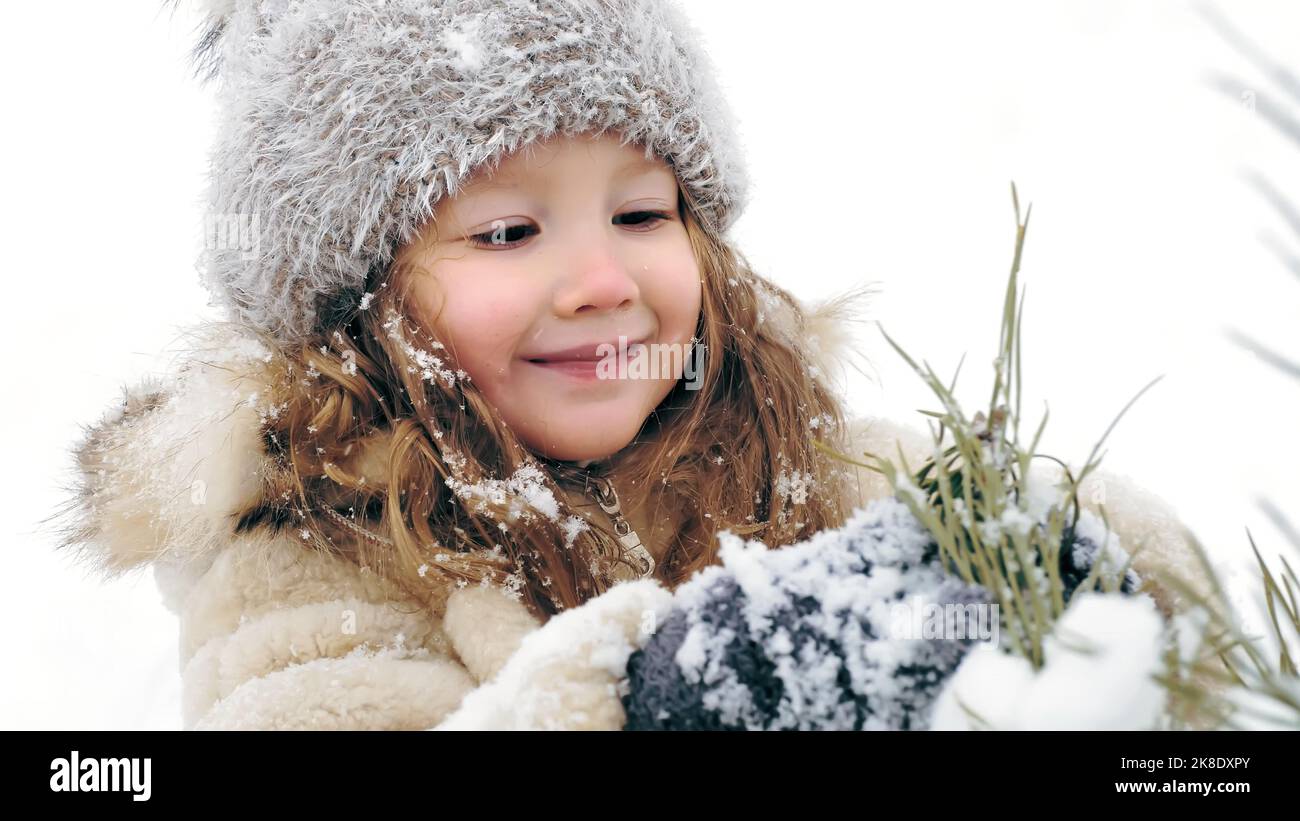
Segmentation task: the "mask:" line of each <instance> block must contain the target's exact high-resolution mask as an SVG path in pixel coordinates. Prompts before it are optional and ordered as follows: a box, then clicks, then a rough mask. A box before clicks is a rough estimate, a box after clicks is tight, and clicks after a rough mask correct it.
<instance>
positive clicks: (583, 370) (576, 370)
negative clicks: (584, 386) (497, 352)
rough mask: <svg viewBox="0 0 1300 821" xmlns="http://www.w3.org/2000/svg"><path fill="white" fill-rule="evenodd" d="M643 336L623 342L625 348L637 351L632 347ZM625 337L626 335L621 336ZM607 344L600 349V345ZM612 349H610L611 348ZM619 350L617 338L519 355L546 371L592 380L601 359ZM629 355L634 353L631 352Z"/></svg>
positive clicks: (642, 339)
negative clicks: (534, 353)
mask: <svg viewBox="0 0 1300 821" xmlns="http://www.w3.org/2000/svg"><path fill="white" fill-rule="evenodd" d="M646 338H647V337H645V336H639V337H636V338H635V339H634V340H632V341H628V342H626V343H625V348H624V349H625V350H628V351H639V349H636V348H634V346H636V345H640V344H643V343H644V341H645V339H646ZM623 339H627V337H623ZM604 345H609V346H610V347H609V348H605V349H604V350H603V351H601V350H600V349H601V347H602V346H604ZM611 349H612V350H611ZM618 352H619V344H618V340H617V339H615V340H614V341H613V342H594V343H591V344H589V345H576V346H574V347H572V348H565V349H564V350H560V351H551V352H550V353H542V354H537V355H525V356H522V357H520V358H521V359H523V360H524V361H525V362H527V363H528V364H530V365H536V366H537V367H540V368H542V369H543V370H546V371H551V372H553V373H557V374H561V375H564V376H570V377H574V378H576V379H581V380H584V381H585V380H594V379H596V377H597V373H596V366H597V365H598V364H599V363H600V361H601V360H603V359H605V358H606V357H608V356H617V355H618ZM630 355H633V356H634V355H635V353H632V354H630Z"/></svg>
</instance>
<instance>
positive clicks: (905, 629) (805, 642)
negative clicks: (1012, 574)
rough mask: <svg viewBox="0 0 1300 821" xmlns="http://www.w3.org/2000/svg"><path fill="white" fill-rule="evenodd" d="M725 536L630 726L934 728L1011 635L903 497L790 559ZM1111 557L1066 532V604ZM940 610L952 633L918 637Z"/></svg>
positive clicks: (637, 679) (945, 629) (638, 656)
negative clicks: (938, 713)
mask: <svg viewBox="0 0 1300 821" xmlns="http://www.w3.org/2000/svg"><path fill="white" fill-rule="evenodd" d="M1089 515H1090V514H1089ZM1081 521H1082V520H1081ZM1090 524H1093V525H1096V524H1097V523H1095V522H1090ZM1101 532H1102V533H1104V530H1102V531H1101ZM719 538H720V539H721V541H722V548H721V551H720V556H721V558H722V565H721V566H716V567H710V568H707V569H706V570H704V571H701V573H699V574H698V575H697V576H696V577H694V578H693V579H691V580H690V581H688V582H687V583H685V584H683V585H682V586H681V587H680V588H678V590H677V592H676V594H675V601H674V607H673V610H672V611H671V613H670V614H669V615H668V617H667V620H666V621H665V622H664V623H663V624H662V625H661V626H660V627H659V629H658V631H657V632H656V633H655V634H654V635H653V636H652V637H651V638H650V639H649V641H648V642H647V643H646V645H645V647H643V648H642V649H641V650H639V651H637V652H635V653H633V654H632V655H631V657H630V658H629V660H628V681H627V693H626V695H624V697H623V706H624V709H625V712H626V714H627V723H626V725H625V729H629V730H648V729H751V730H756V729H855V730H857V729H925V728H926V726H927V722H928V720H929V712H930V707H931V704H932V702H933V701H934V699H935V698H936V696H937V695H938V694H939V692H940V690H941V689H942V686H943V684H944V683H945V681H946V680H947V678H948V677H949V676H950V675H951V674H952V673H953V671H954V670H956V669H957V666H958V665H959V664H960V662H961V661H962V659H963V658H964V657H965V656H966V654H967V653H968V651H969V650H970V649H971V648H972V647H973V646H975V645H976V644H979V643H981V640H983V639H992V640H996V638H997V636H998V635H999V632H998V631H997V627H998V626H997V624H996V620H997V618H998V615H997V610H996V608H991V607H989V606H988V605H990V604H991V603H992V599H991V597H990V595H989V593H988V592H987V591H986V590H984V589H983V588H982V587H979V586H975V585H967V584H965V583H964V582H963V581H961V580H960V579H959V578H957V577H956V576H953V575H951V574H949V573H946V572H945V571H944V570H943V569H942V568H941V567H940V566H939V561H938V553H939V552H938V548H937V546H936V545H935V543H934V541H933V539H932V537H931V535H930V533H929V532H928V531H927V530H926V529H925V528H924V527H923V526H922V525H921V524H920V523H919V522H918V521H917V520H916V519H915V517H913V515H912V514H911V512H910V511H909V510H908V509H907V507H906V505H904V504H903V503H902V502H900V501H897V500H895V499H879V500H877V501H875V502H873V503H872V504H871V505H870V506H868V507H867V508H865V509H861V510H858V511H857V512H856V513H855V514H854V516H853V518H851V519H850V520H849V522H847V523H846V524H845V525H844V526H843V527H841V528H839V529H837V530H831V531H824V532H822V533H819V534H817V535H816V536H814V537H812V538H811V539H809V540H807V541H805V542H801V543H799V544H797V545H791V546H789V547H785V548H781V549H779V550H768V549H767V548H766V547H765V546H764V545H762V544H761V543H759V542H751V543H749V545H745V544H743V543H742V542H741V540H740V539H739V538H738V537H736V536H734V535H732V534H727V533H722V534H719ZM1109 552H1110V551H1108V553H1109ZM1099 554H1100V549H1099V547H1098V545H1097V543H1096V541H1095V540H1094V539H1092V538H1089V537H1088V536H1085V535H1083V534H1082V533H1076V532H1075V531H1074V530H1067V532H1066V534H1065V538H1064V539H1063V542H1062V550H1061V567H1060V571H1061V578H1062V582H1063V588H1064V594H1065V598H1066V600H1067V601H1068V600H1069V598H1070V597H1071V596H1072V595H1073V593H1074V591H1075V589H1076V588H1078V586H1079V585H1080V584H1081V583H1082V582H1083V581H1084V580H1085V579H1086V578H1087V576H1088V573H1089V571H1090V570H1091V569H1092V566H1093V564H1094V563H1095V562H1096V560H1097V558H1098V556H1099ZM1117 556H1118V554H1117ZM1117 556H1116V557H1117ZM1120 565H1122V561H1121V562H1120ZM1137 583H1138V580H1137V578H1136V576H1135V575H1134V574H1132V573H1131V572H1130V573H1129V574H1128V576H1127V577H1126V578H1125V579H1124V581H1123V586H1122V588H1121V589H1122V590H1124V591H1125V592H1132V591H1133V590H1134V589H1136V585H1137ZM968 605H976V606H975V607H968ZM935 614H939V616H938V618H941V619H942V630H941V631H939V630H931V631H929V632H927V631H926V630H925V629H923V628H922V629H917V625H919V624H921V623H922V621H923V619H931V618H934V617H935Z"/></svg>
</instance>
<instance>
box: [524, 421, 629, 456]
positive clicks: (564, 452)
mask: <svg viewBox="0 0 1300 821" xmlns="http://www.w3.org/2000/svg"><path fill="white" fill-rule="evenodd" d="M565 427H566V430H565V431H564V433H563V434H561V435H560V436H556V435H555V428H554V427H552V428H551V429H550V433H549V434H547V433H538V434H537V435H536V436H532V437H526V438H525V444H527V445H528V446H529V448H531V449H532V450H533V451H535V452H536V453H538V454H541V455H543V456H546V457H547V458H550V459H558V460H560V461H564V462H581V461H585V460H587V459H592V460H600V459H604V458H605V457H607V456H611V455H613V454H615V453H617V452H618V451H620V450H622V449H623V448H625V447H627V446H628V445H630V444H631V443H632V440H633V439H634V438H636V433H637V431H636V430H635V429H634V430H630V431H629V430H627V429H626V428H620V429H618V430H602V429H601V427H600V426H599V425H589V426H586V427H578V426H572V423H566V425H565ZM638 429H639V426H638Z"/></svg>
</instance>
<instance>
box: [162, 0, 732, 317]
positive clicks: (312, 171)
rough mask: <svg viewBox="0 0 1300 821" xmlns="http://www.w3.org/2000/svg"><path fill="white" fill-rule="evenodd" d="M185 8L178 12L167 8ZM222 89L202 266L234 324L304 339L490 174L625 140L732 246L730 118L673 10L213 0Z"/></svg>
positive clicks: (205, 50) (352, 302) (568, 0)
mask: <svg viewBox="0 0 1300 821" xmlns="http://www.w3.org/2000/svg"><path fill="white" fill-rule="evenodd" d="M175 1H176V0H172V2H175ZM203 5H204V7H205V18H204V23H203V26H202V30H201V33H200V37H199V40H198V44H197V45H196V46H195V49H194V55H193V58H194V62H195V65H196V69H197V71H198V73H199V74H201V75H202V76H204V77H205V78H210V79H213V78H215V79H217V81H218V89H217V99H218V103H219V119H218V136H217V140H216V146H215V148H214V150H213V153H212V156H211V180H210V187H209V190H208V194H207V198H206V199H207V206H208V228H207V239H206V242H205V251H204V254H203V258H202V261H201V263H200V266H199V267H200V270H201V272H202V275H203V279H204V282H205V284H206V285H207V286H208V288H209V290H210V291H211V292H212V294H213V301H214V304H219V305H221V306H223V307H224V308H225V309H226V310H227V312H228V313H230V314H231V315H232V316H234V317H237V318H238V319H240V320H243V321H246V322H248V323H249V324H251V325H253V326H255V327H257V328H260V329H262V330H264V331H267V332H269V333H270V334H271V335H272V336H274V337H275V338H277V339H279V340H281V341H286V342H296V341H302V340H304V339H306V338H308V337H309V336H311V335H312V334H313V333H316V332H318V331H320V330H325V329H327V328H328V327H329V326H331V325H333V324H334V323H336V322H338V321H340V320H342V319H345V318H346V317H347V316H349V315H350V313H351V312H352V311H353V310H355V309H356V308H357V306H358V304H359V302H360V300H361V298H362V295H363V292H364V291H365V286H366V282H367V277H368V276H369V275H370V274H371V273H372V272H373V271H376V270H379V269H382V268H383V267H385V266H387V264H388V263H389V262H390V261H391V259H392V257H393V254H394V252H395V251H396V249H397V247H398V246H399V245H400V244H401V243H404V242H407V241H410V240H411V239H413V238H414V236H415V233H416V231H417V230H418V228H419V227H420V225H421V224H422V223H423V222H424V221H425V220H426V219H427V218H429V217H430V216H431V215H432V213H433V209H434V206H435V204H436V203H437V202H438V200H439V199H440V198H442V197H443V196H451V195H454V194H455V193H456V192H457V190H458V189H459V188H460V187H461V186H462V185H463V184H464V183H465V181H466V179H467V177H468V176H469V175H470V174H472V173H473V172H474V171H475V170H476V169H478V168H479V167H480V166H488V167H495V166H496V164H497V163H499V161H500V160H501V159H502V158H504V157H505V156H507V155H508V154H510V153H511V152H513V151H515V150H517V149H519V148H521V147H523V146H526V145H528V144H529V143H531V142H533V141H537V140H543V139H546V138H548V137H551V136H554V135H573V134H577V133H580V132H585V131H590V132H592V133H605V132H607V131H611V132H614V133H616V134H618V135H619V136H620V137H621V140H622V142H623V143H624V144H628V143H636V144H638V145H643V146H644V147H645V151H646V155H647V156H652V155H658V156H660V157H662V158H663V159H665V160H666V161H668V162H669V164H670V165H671V166H672V167H673V168H674V170H675V172H676V174H677V177H678V180H679V182H680V184H681V186H682V188H683V190H684V191H685V192H686V195H687V196H688V198H690V199H691V200H692V201H693V202H694V204H695V206H696V209H697V212H698V213H699V214H700V215H701V218H702V220H703V221H704V222H705V224H706V225H707V226H708V227H710V228H711V229H713V230H714V231H717V232H719V233H721V232H724V231H726V229H727V228H729V227H730V226H731V224H732V223H733V222H734V221H735V218H736V217H737V216H738V214H739V213H740V210H741V208H742V206H743V203H744V199H745V190H746V180H745V174H744V170H743V168H742V166H741V161H740V151H739V149H738V146H737V144H736V138H735V134H734V128H733V123H732V117H731V114H730V112H729V110H728V109H727V107H726V103H725V101H724V99H723V97H722V95H721V93H720V90H719V89H718V87H717V85H716V84H715V82H714V79H713V76H712V67H711V64H710V63H709V60H708V57H707V55H706V54H705V53H704V50H703V49H702V47H701V45H700V39H699V36H698V33H697V32H696V31H695V30H694V29H693V28H692V27H691V25H690V23H689V22H688V20H687V19H686V17H685V16H684V14H683V12H682V11H681V10H680V9H679V8H678V7H677V6H676V5H675V0H207V2H205V3H204V4H203Z"/></svg>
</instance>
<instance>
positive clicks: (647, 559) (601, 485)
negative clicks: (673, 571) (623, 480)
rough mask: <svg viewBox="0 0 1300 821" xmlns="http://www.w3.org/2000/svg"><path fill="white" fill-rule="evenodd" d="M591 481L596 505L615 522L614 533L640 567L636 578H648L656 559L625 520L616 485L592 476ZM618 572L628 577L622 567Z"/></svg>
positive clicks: (653, 570) (652, 571)
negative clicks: (594, 489) (594, 486)
mask: <svg viewBox="0 0 1300 821" xmlns="http://www.w3.org/2000/svg"><path fill="white" fill-rule="evenodd" d="M591 481H592V482H593V483H594V484H595V485H596V491H597V492H596V504H598V505H600V509H601V510H603V511H605V513H606V514H608V515H609V517H610V519H612V520H613V522H614V533H615V534H616V535H617V536H618V540H619V542H620V543H621V544H622V545H623V549H624V550H625V551H626V552H627V554H628V556H629V558H631V559H632V560H633V562H634V563H636V564H637V565H639V567H638V569H637V576H636V577H635V578H642V579H644V578H646V577H647V576H649V575H650V574H651V573H654V572H655V559H654V556H652V555H650V551H649V550H647V549H646V546H645V545H643V544H641V537H640V536H638V535H637V532H636V531H635V530H633V529H632V525H630V524H629V523H628V521H627V519H625V518H623V511H622V507H621V506H620V505H619V502H618V494H617V493H615V492H614V483H613V482H611V481H609V480H608V479H606V478H604V477H601V476H592V477H591ZM616 572H619V573H620V574H622V575H626V573H627V571H626V569H625V568H623V567H621V566H620V568H619V570H617V571H616Z"/></svg>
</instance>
